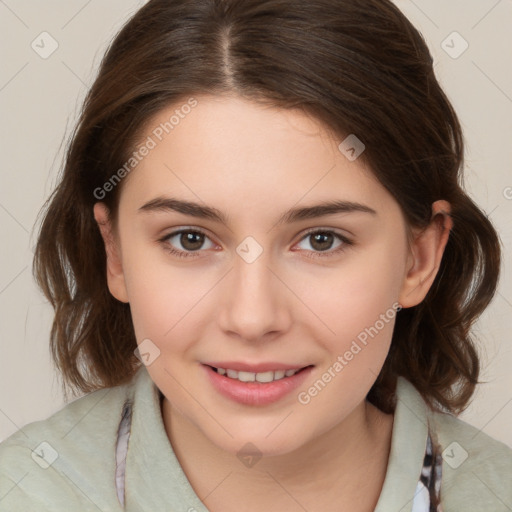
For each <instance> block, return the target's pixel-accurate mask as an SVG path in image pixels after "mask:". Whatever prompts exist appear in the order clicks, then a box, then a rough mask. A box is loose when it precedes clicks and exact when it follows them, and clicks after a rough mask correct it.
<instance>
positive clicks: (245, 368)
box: [203, 361, 311, 373]
mask: <svg viewBox="0 0 512 512" xmlns="http://www.w3.org/2000/svg"><path fill="white" fill-rule="evenodd" d="M203 364H205V365H207V366H213V367H214V368H224V369H230V370H235V371H238V372H252V373H263V372H269V371H272V370H300V369H302V368H305V367H306V366H311V365H300V364H283V363H273V362H265V363H257V364H249V363H243V362H240V361H211V362H207V363H203Z"/></svg>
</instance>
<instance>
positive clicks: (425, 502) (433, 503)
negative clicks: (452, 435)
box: [412, 434, 443, 512]
mask: <svg viewBox="0 0 512 512" xmlns="http://www.w3.org/2000/svg"><path fill="white" fill-rule="evenodd" d="M442 463H443V458H442V456H441V453H440V450H439V449H436V450H434V448H433V444H432V438H431V437H430V434H429V435H428V438H427V449H426V450H425V458H424V459H423V468H422V469H421V476H420V480H419V482H418V485H417V486H416V492H415V493H414V501H413V504H412V512H443V508H442V506H441V499H440V492H441V475H442V473H441V471H442Z"/></svg>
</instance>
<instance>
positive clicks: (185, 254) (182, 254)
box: [158, 228, 354, 259]
mask: <svg viewBox="0 0 512 512" xmlns="http://www.w3.org/2000/svg"><path fill="white" fill-rule="evenodd" d="M181 233H194V234H198V235H204V236H205V237H206V238H209V237H208V235H207V234H206V233H205V232H203V231H201V230H199V229H181V230H178V231H173V232H172V233H169V234H168V235H165V236H164V237H162V238H160V239H159V240H158V241H159V242H160V243H162V244H163V245H164V248H165V250H166V251H167V252H169V253H170V254H172V255H174V256H177V257H179V258H194V257H196V253H199V252H202V251H201V250H197V251H181V250H177V249H174V248H173V247H172V246H171V245H169V242H168V241H169V239H171V238H173V237H174V236H176V235H179V234H181ZM317 233H322V234H333V235H334V236H335V237H337V238H338V239H339V240H340V241H341V242H343V243H342V245H340V246H339V247H338V248H337V249H334V250H332V251H306V252H309V253H313V254H314V256H311V255H306V257H308V258H312V259H316V258H326V257H331V256H334V255H338V254H340V253H342V252H343V251H345V250H346V249H347V248H348V247H350V246H352V245H354V242H352V241H351V240H350V239H348V238H347V237H345V236H343V235H341V234H340V233H337V232H336V231H333V230H329V229H318V228H314V229H312V230H310V231H307V232H306V233H305V234H304V236H303V237H302V238H301V239H300V240H299V242H302V241H303V240H305V239H306V238H308V237H309V236H311V235H315V234H317Z"/></svg>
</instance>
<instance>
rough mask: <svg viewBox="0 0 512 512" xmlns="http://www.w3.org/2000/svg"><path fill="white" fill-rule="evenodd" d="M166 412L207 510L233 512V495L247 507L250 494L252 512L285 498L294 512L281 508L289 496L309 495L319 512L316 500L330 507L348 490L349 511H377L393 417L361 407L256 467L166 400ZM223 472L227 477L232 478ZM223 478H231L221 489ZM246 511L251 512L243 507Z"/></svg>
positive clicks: (186, 468)
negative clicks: (358, 505)
mask: <svg viewBox="0 0 512 512" xmlns="http://www.w3.org/2000/svg"><path fill="white" fill-rule="evenodd" d="M162 414H163V418H164V424H165V428H166V431H167V435H168V437H169V440H170V442H171V444H172V447H173V449H174V452H175V453H176V457H177V458H178V460H179V462H180V464H181V466H182V468H183V470H184V472H185V474H186V476H187V478H188V479H189V481H190V483H191V485H192V487H193V488H194V491H195V492H196V494H197V495H198V496H199V497H200V498H201V499H204V500H205V504H206V505H207V506H208V508H209V510H212V511H216V510H223V511H227V510H230V509H229V508H228V507H227V506H226V503H240V502H241V501H237V500H235V499H234V497H235V496H239V499H240V500H242V502H244V503H247V500H248V498H251V497H252V499H251V500H250V502H251V503H253V504H254V510H273V509H272V508H270V506H269V505H268V504H264V503H265V502H264V501H261V500H262V496H264V497H266V500H267V501H268V502H269V503H272V504H273V503H277V500H278V498H283V500H284V502H283V503H282V504H281V505H279V506H285V509H286V510H292V508H291V507H290V506H289V505H283V504H284V503H285V502H286V500H290V499H291V496H301V499H302V502H306V501H307V500H308V497H309V499H311V503H313V504H315V505H314V506H313V507H312V509H314V510H316V508H315V507H316V506H318V505H317V504H318V502H319V499H320V500H321V499H322V497H325V498H326V502H329V500H332V499H333V498H334V496H336V492H340V491H343V495H344V496H343V499H346V500H347V501H346V503H347V506H349V509H351V510H373V508H371V507H372V506H375V504H376V501H377V499H378V496H379V494H380V489H381V488H382V484H383V481H384V476H385V472H386V467H387V459H388V456H389V449H390V441H391V431H392V423H393V416H392V415H387V414H384V413H383V412H382V411H380V410H379V409H377V408H376V407H374V406H373V405H372V404H370V403H369V402H367V401H363V402H362V403H361V404H359V405H358V406H357V407H356V408H355V409H354V410H353V411H352V413H351V414H350V415H349V416H348V417H347V418H346V419H345V420H344V421H343V422H341V423H340V424H338V425H336V426H335V427H334V428H332V429H331V430H329V431H327V432H325V433H323V434H321V435H319V436H318V437H316V438H314V439H312V440H311V441H309V442H308V443H307V444H305V445H303V446H301V447H300V448H299V449H297V450H294V451H292V452H289V453H286V454H283V455H275V456H267V457H265V456H264V457H262V458H261V459H260V460H259V461H258V462H257V463H256V464H255V465H253V466H251V467H245V466H244V465H243V464H241V462H240V460H239V459H238V458H237V457H236V456H235V455H234V454H232V453H228V452H226V451H224V450H222V449H221V448H219V447H218V446H216V445H215V444H213V443H212V442H211V441H210V440H209V439H208V438H206V437H205V436H204V435H203V433H202V432H201V431H200V430H199V429H198V428H197V427H196V426H195V425H193V424H192V423H191V422H190V421H189V420H188V419H187V418H185V417H183V416H182V415H181V414H180V413H179V412H178V411H177V410H176V409H174V408H172V406H171V404H170V403H169V402H168V401H167V400H166V399H165V398H164V399H163V404H162ZM226 475H230V476H229V478H227V477H226ZM312 475H314V478H312ZM224 477H226V481H225V482H224V483H223V484H222V486H219V483H220V482H221V481H222V479H223V478H224ZM217 486H219V489H218V490H216V491H215V493H213V492H212V489H216V488H217ZM366 487H367V489H366V494H364V492H363V495H365V496H366V498H363V500H362V501H361V491H364V490H365V488H366ZM333 489H335V491H333ZM336 490H338V491H336ZM351 490H353V495H352V496H351ZM287 493H288V496H285V495H286V494H287ZM328 495H330V498H329V500H327V496H328ZM206 496H208V499H206V498H205V497H206ZM223 497H224V498H223ZM356 497H357V498H356ZM264 499H265V498H263V500H264ZM336 499H337V507H334V508H333V510H341V508H339V507H340V500H339V499H338V498H336ZM353 499H356V500H357V501H359V502H360V503H362V502H363V501H364V500H365V499H366V504H365V505H364V506H362V507H361V508H360V509H359V508H355V507H354V506H353V501H352V500H353ZM254 500H259V504H258V505H256V502H255V501H254ZM331 503H332V501H331ZM279 506H277V505H276V507H275V510H279ZM331 506H333V505H331ZM265 507H266V508H265ZM286 507H288V508H286ZM350 507H351V508H350ZM366 507H368V508H366ZM235 509H236V507H234V508H233V510H235ZM306 509H307V510H311V509H310V508H308V507H306ZM246 510H251V509H249V508H247V507H246ZM281 510H282V509H281ZM297 510H300V507H298V508H297ZM322 510H330V508H324V509H322Z"/></svg>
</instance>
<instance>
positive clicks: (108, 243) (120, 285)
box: [94, 203, 129, 302]
mask: <svg viewBox="0 0 512 512" xmlns="http://www.w3.org/2000/svg"><path fill="white" fill-rule="evenodd" d="M94 219H95V220H96V222H97V223H98V227H99V229H100V233H101V237H102V238H103V242H104V244H105V252H106V255H107V283H108V289H109V290H110V293H111V294H112V295H113V296H114V297H115V298H116V299H117V300H119V301H121V302H129V301H128V294H127V292H126V283H125V279H124V273H123V266H122V264H121V251H120V247H119V242H118V241H117V240H116V236H115V233H114V229H113V226H112V222H111V220H110V216H109V209H108V208H107V207H106V206H105V204H104V203H96V204H95V205H94Z"/></svg>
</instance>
